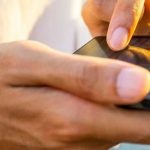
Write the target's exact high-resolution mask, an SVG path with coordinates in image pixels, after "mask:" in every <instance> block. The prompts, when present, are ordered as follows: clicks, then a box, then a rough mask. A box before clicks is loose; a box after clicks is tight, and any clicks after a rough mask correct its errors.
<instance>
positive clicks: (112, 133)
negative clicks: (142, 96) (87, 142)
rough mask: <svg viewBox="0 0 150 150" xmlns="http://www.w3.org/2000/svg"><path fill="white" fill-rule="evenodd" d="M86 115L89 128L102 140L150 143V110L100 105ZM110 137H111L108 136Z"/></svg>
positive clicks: (115, 142)
mask: <svg viewBox="0 0 150 150" xmlns="http://www.w3.org/2000/svg"><path fill="white" fill-rule="evenodd" d="M94 109H95V110H94V111H93V110H92V109H89V110H90V111H88V113H87V114H86V115H85V116H84V123H85V124H86V125H87V126H88V127H89V128H87V129H88V130H89V131H91V135H92V133H93V136H94V137H97V138H98V139H99V140H100V141H105V142H108V143H111V142H112V143H113V144H118V143H141V144H149V143H150V128H149V126H150V120H149V115H150V113H149V112H144V111H142V112H139V111H128V110H121V109H120V110H119V109H113V108H112V109H110V108H108V106H106V107H105V106H102V105H101V106H98V107H97V108H96V107H95V108H94ZM108 137H109V138H108Z"/></svg>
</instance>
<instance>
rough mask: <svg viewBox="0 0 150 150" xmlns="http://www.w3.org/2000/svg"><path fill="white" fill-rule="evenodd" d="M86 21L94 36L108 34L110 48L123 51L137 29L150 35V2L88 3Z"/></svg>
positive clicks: (104, 0)
mask: <svg viewBox="0 0 150 150" xmlns="http://www.w3.org/2000/svg"><path fill="white" fill-rule="evenodd" d="M83 18H84V20H85V23H86V24H87V26H88V27H89V30H90V32H91V33H92V35H93V36H99V35H106V34H107V42H108V44H109V46H110V47H111V48H112V49H113V50H121V49H123V48H125V47H126V46H127V44H128V43H129V42H130V39H131V38H132V36H133V34H134V33H135V30H136V33H135V34H136V35H150V0H123V1H122V0H87V2H86V4H85V5H84V7H83ZM109 22H110V23H109Z"/></svg>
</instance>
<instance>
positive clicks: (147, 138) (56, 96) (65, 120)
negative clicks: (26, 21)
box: [0, 87, 150, 148]
mask: <svg viewBox="0 0 150 150" xmlns="http://www.w3.org/2000/svg"><path fill="white" fill-rule="evenodd" d="M5 94H7V96H8V95H12V94H13V95H15V99H12V100H11V101H9V102H10V103H7V105H0V106H1V107H3V109H1V110H2V111H1V114H3V118H4V119H3V122H4V121H5V123H7V121H8V122H9V127H11V126H14V125H15V127H16V125H17V128H19V129H22V130H23V131H24V130H25V131H26V132H20V134H19V136H18V137H15V139H17V138H19V139H20V136H21V137H24V138H23V139H22V140H21V141H20V140H19V141H20V144H23V145H26V144H29V143H30V146H32V147H35V145H36V147H37V148H38V147H40V146H46V147H47V148H62V147H64V146H68V143H77V142H78V143H79V144H80V145H79V146H81V145H82V144H84V141H88V140H89V141H92V140H94V139H95V143H93V142H92V143H93V144H94V145H95V144H96V143H97V142H96V141H98V140H99V142H101V144H102V146H106V145H107V143H108V145H110V144H112V145H113V144H117V143H118V142H138V143H150V129H149V126H150V121H149V112H138V111H137V112H136V111H126V110H121V109H116V108H113V107H112V108H111V107H108V106H105V105H98V104H95V103H91V102H89V101H86V100H84V99H81V98H79V97H76V96H73V95H71V94H68V93H66V92H62V91H60V90H55V89H50V88H46V87H45V88H44V87H43V88H10V90H9V91H7V93H5V92H3V96H4V99H3V100H4V102H5V103H6V101H7V102H8V99H5ZM20 95H21V96H22V97H20ZM10 118H11V122H10ZM7 119H8V120H7ZM22 123H23V124H22ZM25 133H30V135H31V133H32V134H33V135H34V136H31V138H30V139H28V136H25V135H21V134H25ZM17 135H18V134H17ZM5 137H7V136H5ZM32 137H34V138H32ZM35 139H38V141H37V142H38V143H36V141H35ZM9 140H10V138H9ZM29 140H30V141H29ZM22 142H23V143H22ZM25 142H26V143H25ZM40 143H42V145H39V144H40ZM92 143H90V144H92ZM43 144H44V145H43ZM97 144H98V143H97ZM40 148H41V147H40Z"/></svg>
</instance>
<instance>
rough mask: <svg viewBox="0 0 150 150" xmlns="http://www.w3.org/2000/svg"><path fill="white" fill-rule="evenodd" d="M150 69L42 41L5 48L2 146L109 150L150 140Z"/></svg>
mask: <svg viewBox="0 0 150 150" xmlns="http://www.w3.org/2000/svg"><path fill="white" fill-rule="evenodd" d="M149 76H150V75H149V72H148V71H146V70H145V69H143V68H140V67H137V66H134V65H131V64H128V63H125V62H120V61H115V60H107V59H93V58H91V57H81V56H71V55H67V54H61V53H58V52H55V51H52V50H51V49H50V48H48V47H46V46H44V45H42V44H39V43H36V42H29V41H26V42H15V43H7V44H1V45H0V149H1V150H4V149H7V150H20V149H21V150H29V149H32V150H35V149H36V150H54V149H56V150H57V149H58V150H91V149H92V150H98V149H101V150H106V149H107V148H109V147H111V146H113V145H115V144H117V143H120V142H138V143H150V128H149V127H150V119H149V117H150V113H149V112H138V111H129V110H123V109H121V108H119V107H117V106H116V105H123V104H132V103H137V102H139V101H140V100H141V99H142V98H143V97H144V96H145V95H146V94H147V93H148V91H149V85H150V80H149Z"/></svg>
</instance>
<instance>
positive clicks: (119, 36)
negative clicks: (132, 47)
mask: <svg viewBox="0 0 150 150" xmlns="http://www.w3.org/2000/svg"><path fill="white" fill-rule="evenodd" d="M127 41H128V31H127V29H125V28H123V27H119V28H117V29H116V30H115V31H114V32H113V34H112V37H111V39H110V41H109V45H110V47H111V48H112V49H113V50H121V49H123V48H125V47H126V46H127Z"/></svg>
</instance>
